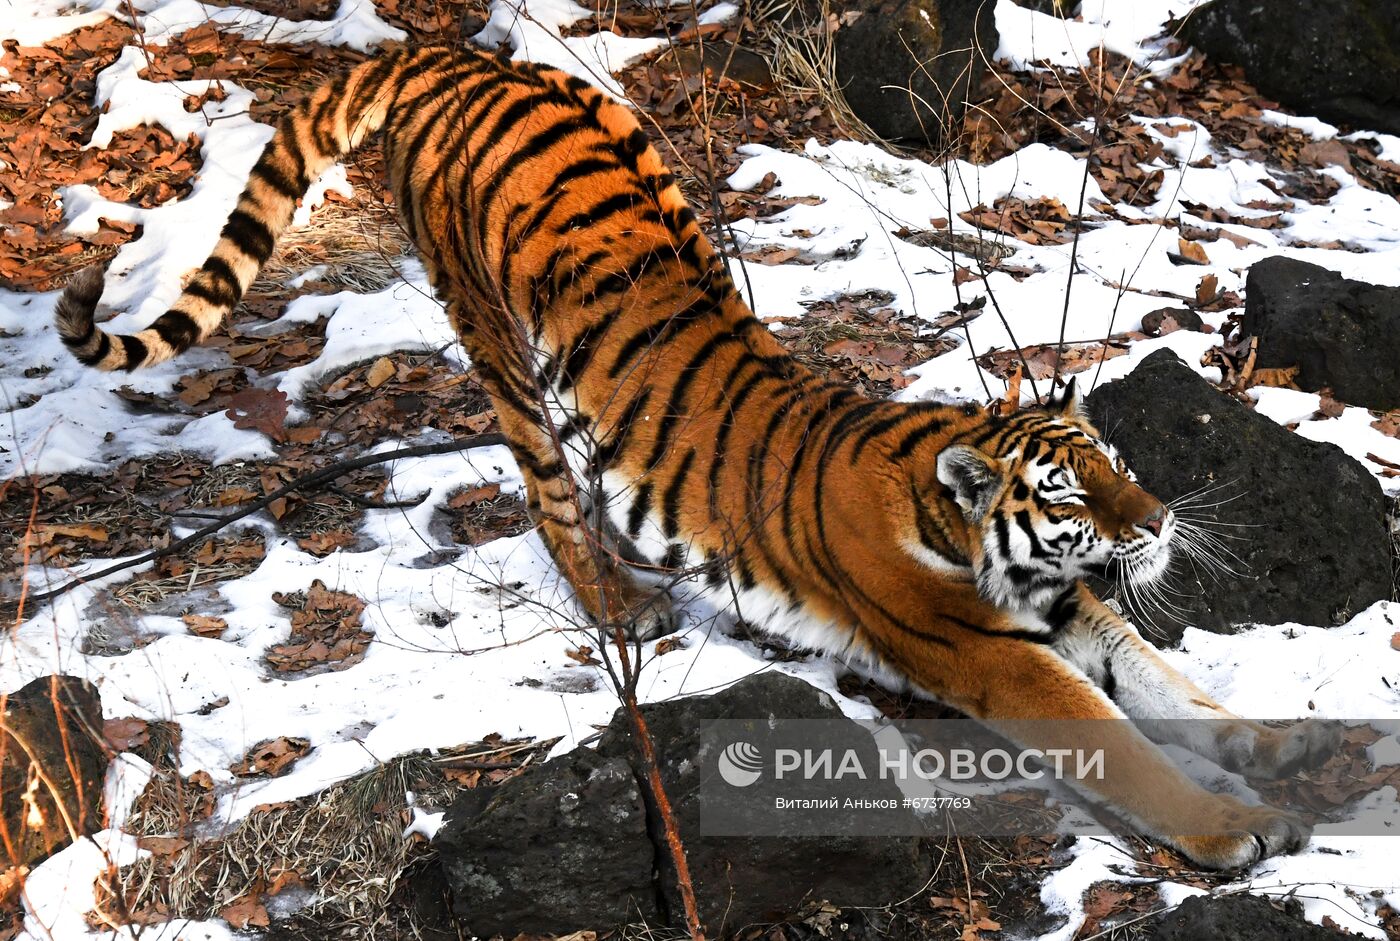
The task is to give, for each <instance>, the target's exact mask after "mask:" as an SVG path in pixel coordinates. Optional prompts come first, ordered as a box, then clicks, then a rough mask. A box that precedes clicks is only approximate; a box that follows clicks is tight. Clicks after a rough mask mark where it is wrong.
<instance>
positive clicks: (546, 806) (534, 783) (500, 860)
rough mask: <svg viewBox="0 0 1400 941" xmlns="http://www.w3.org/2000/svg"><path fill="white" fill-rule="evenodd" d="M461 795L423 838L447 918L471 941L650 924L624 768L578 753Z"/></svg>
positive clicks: (638, 814) (649, 862) (646, 856)
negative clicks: (489, 789)
mask: <svg viewBox="0 0 1400 941" xmlns="http://www.w3.org/2000/svg"><path fill="white" fill-rule="evenodd" d="M478 803H479V799H478V798H476V797H474V796H473V794H472V792H470V791H468V792H467V793H466V795H465V796H464V798H463V799H462V800H460V801H458V802H457V803H454V804H453V805H452V807H450V808H449V809H448V811H447V815H446V817H445V818H444V821H443V826H442V828H441V829H440V830H439V831H438V834H437V836H436V837H435V838H434V840H433V845H434V846H436V847H437V850H438V855H439V857H440V858H441V860H442V869H443V872H444V874H445V875H446V877H447V881H448V883H449V884H450V885H451V887H452V895H453V910H454V911H455V912H456V914H457V916H458V918H459V919H460V921H461V923H462V925H463V926H464V927H465V928H466V929H467V930H468V931H470V932H471V933H472V934H474V935H477V936H480V937H490V936H492V935H496V934H503V935H505V936H506V937H512V936H514V935H515V934H517V933H519V932H526V933H529V934H547V935H548V934H563V933H566V932H569V931H574V930H577V929H581V928H593V927H596V928H603V927H612V926H614V925H619V924H625V923H628V922H640V921H647V922H650V923H653V924H655V923H657V921H658V920H659V918H660V912H659V910H658V909H657V905H656V901H657V897H656V891H655V888H654V887H653V883H652V868H653V865H654V856H655V853H654V850H653V847H652V844H651V841H650V840H649V839H648V837H647V829H646V828H647V816H646V810H645V808H644V807H643V806H642V797H641V792H640V791H639V790H638V786H637V779H636V777H635V776H634V775H633V773H632V768H631V766H630V765H629V764H628V763H627V762H626V761H625V760H623V759H621V758H615V757H607V756H603V755H600V754H598V753H596V752H594V751H592V750H591V749H587V748H580V749H576V750H574V751H572V752H570V753H569V754H567V755H561V756H560V757H558V758H555V759H554V760H552V761H548V762H546V763H545V764H543V765H541V766H539V767H538V768H536V769H534V770H533V771H530V772H527V773H525V774H522V775H520V776H519V777H517V778H514V779H512V780H510V781H507V782H506V783H504V784H502V785H501V786H500V787H499V788H497V789H496V792H495V794H494V796H492V798H491V800H490V802H489V803H487V804H486V806H485V808H482V809H480V810H479V811H478V808H477V806H476V805H477V804H478Z"/></svg>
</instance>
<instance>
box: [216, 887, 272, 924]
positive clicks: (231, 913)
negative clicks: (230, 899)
mask: <svg viewBox="0 0 1400 941" xmlns="http://www.w3.org/2000/svg"><path fill="white" fill-rule="evenodd" d="M219 917H220V918H222V919H223V920H224V921H226V922H228V924H229V927H231V928H238V929H240V930H241V929H247V928H266V927H267V926H268V924H269V923H270V922H269V919H268V917H267V908H265V907H264V906H263V904H262V902H260V901H258V899H257V897H256V896H254V895H245V896H243V897H242V898H241V899H239V900H238V901H236V902H234V903H233V904H232V905H228V906H226V907H225V908H224V909H223V910H222V911H220V912H219Z"/></svg>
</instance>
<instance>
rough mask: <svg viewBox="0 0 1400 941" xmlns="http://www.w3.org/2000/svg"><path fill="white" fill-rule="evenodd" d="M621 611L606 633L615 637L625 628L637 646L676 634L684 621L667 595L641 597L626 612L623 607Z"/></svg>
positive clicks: (655, 593) (661, 592)
mask: <svg viewBox="0 0 1400 941" xmlns="http://www.w3.org/2000/svg"><path fill="white" fill-rule="evenodd" d="M639 594H640V593H639ZM617 608H618V609H620V610H619V611H618V614H617V616H616V617H613V618H609V619H608V626H607V629H606V630H605V631H604V633H606V634H608V635H611V634H612V631H613V630H614V629H615V628H621V629H622V633H623V634H624V635H625V636H626V638H627V639H628V640H629V641H632V642H634V643H645V642H646V641H649V640H655V639H656V638H658V637H663V636H665V635H666V634H674V633H675V632H676V630H677V629H678V628H679V627H680V618H679V616H678V615H677V614H676V612H675V609H674V608H672V606H671V597H670V596H669V595H667V594H666V593H665V592H664V591H657V592H652V593H651V594H645V595H641V596H640V597H638V598H637V600H635V601H632V602H631V603H630V604H628V605H626V607H625V608H624V607H623V606H622V605H618V606H617Z"/></svg>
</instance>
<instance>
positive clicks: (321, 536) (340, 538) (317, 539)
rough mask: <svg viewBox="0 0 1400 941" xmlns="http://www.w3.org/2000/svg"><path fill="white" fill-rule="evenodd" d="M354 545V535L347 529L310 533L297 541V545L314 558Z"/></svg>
mask: <svg viewBox="0 0 1400 941" xmlns="http://www.w3.org/2000/svg"><path fill="white" fill-rule="evenodd" d="M354 544H355V534H354V533H352V532H350V530H348V529H332V530H327V531H326V532H322V533H312V534H311V535H310V536H303V537H301V538H300V539H298V540H297V545H298V546H300V547H301V549H302V550H303V551H305V552H309V553H311V554H312V555H315V556H326V555H330V554H331V553H332V552H334V551H335V550H337V549H344V548H346V547H347V546H353V545H354Z"/></svg>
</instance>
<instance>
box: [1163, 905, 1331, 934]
mask: <svg viewBox="0 0 1400 941" xmlns="http://www.w3.org/2000/svg"><path fill="white" fill-rule="evenodd" d="M1302 908H1303V907H1302V905H1301V904H1299V903H1298V901H1297V900H1296V899H1293V900H1290V902H1289V903H1288V904H1286V905H1276V904H1274V903H1273V902H1270V901H1269V900H1268V899H1264V898H1260V897H1258V896H1256V895H1222V896H1219V897H1214V898H1213V897H1211V896H1208V895H1198V896H1194V897H1192V898H1189V899H1187V900H1186V901H1184V902H1182V903H1181V905H1180V906H1179V907H1177V908H1175V909H1173V910H1172V911H1170V912H1168V913H1167V914H1165V915H1163V916H1162V917H1161V918H1159V919H1157V920H1156V923H1155V925H1154V928H1153V930H1152V933H1151V934H1149V935H1148V936H1147V937H1148V939H1149V941H1337V939H1339V938H1352V937H1355V935H1351V934H1347V933H1345V932H1342V931H1338V930H1336V929H1335V928H1324V927H1322V926H1321V925H1314V924H1312V923H1311V922H1309V921H1307V920H1305V919H1304V918H1303V913H1302Z"/></svg>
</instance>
